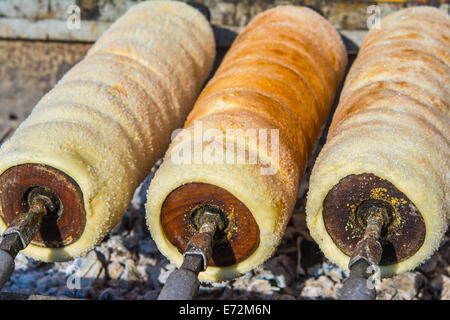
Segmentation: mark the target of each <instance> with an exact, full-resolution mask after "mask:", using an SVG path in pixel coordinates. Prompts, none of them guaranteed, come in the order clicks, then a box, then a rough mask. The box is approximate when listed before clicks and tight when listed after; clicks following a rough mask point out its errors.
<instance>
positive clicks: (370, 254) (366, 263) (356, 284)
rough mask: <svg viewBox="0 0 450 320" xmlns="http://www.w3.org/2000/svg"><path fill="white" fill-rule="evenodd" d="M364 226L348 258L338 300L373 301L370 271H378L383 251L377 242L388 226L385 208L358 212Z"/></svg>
mask: <svg viewBox="0 0 450 320" xmlns="http://www.w3.org/2000/svg"><path fill="white" fill-rule="evenodd" d="M358 214H359V215H360V217H361V220H362V221H363V223H364V224H365V225H366V229H365V232H364V236H363V237H362V239H361V240H360V241H359V242H358V243H357V245H356V247H355V250H354V251H353V254H352V256H351V258H350V262H349V264H348V268H349V270H350V276H349V278H348V279H347V280H346V281H345V283H344V286H343V287H342V289H341V290H340V296H339V299H340V300H375V299H376V290H375V287H374V286H373V283H371V280H370V277H371V276H372V272H371V271H373V272H374V271H375V270H378V264H379V263H380V260H381V256H382V253H383V249H382V247H381V243H380V241H379V239H380V236H381V231H382V229H383V227H385V226H386V225H388V224H389V222H390V217H389V215H388V213H387V210H386V208H384V207H379V206H370V207H368V208H367V207H366V208H362V210H360V211H359V212H358Z"/></svg>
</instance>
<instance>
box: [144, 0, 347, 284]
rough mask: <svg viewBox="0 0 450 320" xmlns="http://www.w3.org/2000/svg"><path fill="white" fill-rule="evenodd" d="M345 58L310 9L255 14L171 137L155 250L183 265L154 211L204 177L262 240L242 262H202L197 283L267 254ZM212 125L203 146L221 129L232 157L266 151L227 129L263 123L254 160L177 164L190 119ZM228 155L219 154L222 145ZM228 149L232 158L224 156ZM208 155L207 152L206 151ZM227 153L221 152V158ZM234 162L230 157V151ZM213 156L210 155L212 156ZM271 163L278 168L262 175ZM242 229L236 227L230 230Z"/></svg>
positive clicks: (158, 192) (159, 180) (158, 189)
mask: <svg viewBox="0 0 450 320" xmlns="http://www.w3.org/2000/svg"><path fill="white" fill-rule="evenodd" d="M346 63H347V55H346V51H345V47H344V45H343V43H342V40H341V38H340V36H339V34H338V33H337V32H336V30H334V28H333V27H332V26H331V24H329V23H328V22H327V21H326V20H325V19H324V18H322V17H321V16H320V15H318V14H317V13H315V12H314V11H312V10H309V9H307V8H301V7H294V6H281V7H277V8H275V9H271V10H268V11H265V12H264V13H262V14H260V15H258V16H257V17H255V18H254V19H253V20H252V21H251V22H250V24H249V25H248V26H247V27H246V28H245V29H244V30H243V31H242V33H241V34H240V35H239V36H238V37H237V39H236V40H235V42H234V43H233V45H232V47H231V48H230V50H229V51H228V53H227V54H226V56H225V58H224V59H223V62H222V64H221V65H220V67H219V69H218V70H217V72H216V74H215V76H214V77H213V78H212V79H211V81H210V82H209V83H208V85H207V86H206V87H205V89H204V90H203V91H202V93H201V95H200V97H199V99H198V100H197V102H196V104H195V106H194V109H193V111H192V112H191V113H190V115H189V116H188V120H187V122H186V124H185V129H186V130H187V131H186V132H184V133H183V134H180V135H179V136H177V137H176V139H175V140H174V141H173V143H172V144H171V146H170V148H169V150H168V151H167V153H166V156H165V159H164V162H163V164H162V166H161V167H160V168H159V170H158V171H157V173H156V176H155V178H154V180H153V181H152V184H151V186H150V189H149V193H148V199H149V200H148V203H147V222H148V225H149V227H150V230H151V233H152V236H153V239H155V241H156V243H157V245H158V247H159V249H160V250H161V251H162V253H163V254H165V255H166V256H167V257H168V258H169V259H170V260H171V261H173V262H174V263H176V264H177V265H180V264H181V262H182V255H181V253H180V252H178V250H177V248H176V247H175V246H174V245H173V244H172V243H170V241H169V240H168V239H167V237H166V236H165V234H164V231H163V226H162V225H161V221H160V213H161V208H162V206H163V203H164V200H165V199H166V198H167V196H168V195H169V194H170V193H171V192H172V191H173V190H175V189H176V188H178V187H180V186H182V185H184V184H187V183H191V182H202V183H208V184H212V185H216V186H219V187H221V188H224V189H226V190H228V191H229V192H230V193H232V194H233V195H234V196H235V197H236V198H238V199H239V200H240V201H241V202H242V203H243V204H245V206H246V207H247V208H249V210H250V211H251V213H252V215H253V217H254V218H255V220H256V222H257V224H258V226H259V230H260V244H259V247H258V248H257V249H256V250H255V251H254V252H253V253H252V254H251V255H250V256H249V257H248V258H247V259H245V260H243V261H241V262H238V263H236V264H234V265H231V266H226V267H212V266H210V267H208V269H207V270H206V271H205V272H202V273H200V279H201V280H203V281H222V280H225V279H230V278H233V277H235V276H237V275H239V274H242V273H245V272H248V271H249V270H251V269H252V268H254V267H256V266H258V265H260V264H262V263H263V262H264V261H265V260H266V259H268V258H269V257H270V255H271V254H272V253H273V252H274V250H275V248H276V246H277V245H278V244H279V241H280V239H281V237H282V235H283V232H284V230H285V228H286V224H287V222H288V220H289V217H290V215H291V213H292V210H293V208H294V204H295V201H296V198H297V193H298V186H299V179H300V177H301V175H302V174H303V172H304V170H305V167H306V164H307V160H308V158H309V156H310V155H311V152H312V150H313V148H314V145H315V143H316V140H317V138H318V136H319V134H320V131H321V128H322V126H323V125H324V123H325V121H326V119H327V116H328V114H329V111H330V107H331V105H332V101H333V97H334V94H335V92H336V90H337V88H338V85H339V83H340V81H341V79H342V77H343V74H344V71H345V67H346ZM198 123H201V125H202V130H203V132H205V133H206V131H207V130H208V129H214V130H215V131H211V132H215V133H214V134H212V135H211V136H210V137H208V138H207V139H204V140H203V145H202V148H203V150H204V151H205V150H206V149H207V148H208V147H211V146H213V145H219V146H223V145H224V144H225V141H224V140H223V139H222V138H223V137H224V136H225V135H228V136H229V137H230V138H231V139H232V140H231V141H233V144H234V147H235V148H234V150H231V148H230V149H229V148H227V152H228V151H230V150H231V151H230V154H231V155H232V157H233V158H234V157H235V156H236V154H237V153H239V152H241V151H243V152H245V153H246V155H247V157H248V156H249V155H253V156H255V158H256V157H257V155H258V154H259V155H260V156H261V154H264V150H263V148H262V144H261V141H247V143H246V142H245V136H244V135H242V134H240V133H231V132H230V131H229V130H231V129H242V130H246V129H267V130H268V136H269V138H268V139H267V140H266V141H268V146H267V149H268V150H269V155H268V156H265V157H260V158H259V159H258V162H257V164H250V163H246V164H236V162H233V163H229V164H224V163H225V162H226V161H225V158H222V159H220V160H222V161H217V162H216V163H214V164H212V163H205V162H206V161H203V162H201V161H200V162H197V163H196V161H195V158H196V155H195V154H194V153H195V150H194V149H191V151H189V152H192V154H189V155H190V156H191V157H190V158H191V159H194V160H193V163H192V164H177V163H175V162H174V161H173V159H172V156H173V155H174V154H175V153H176V152H178V151H176V150H180V149H183V148H181V146H183V145H184V146H186V147H187V146H190V145H191V142H192V141H191V140H192V139H195V135H194V131H195V127H196V124H198ZM270 129H278V130H279V131H278V133H279V153H278V155H279V157H278V158H277V157H276V156H275V155H274V154H272V153H271V151H270V150H271V143H272V142H273V141H275V140H271V138H270V137H271V134H270V131H269V130H270ZM224 154H225V151H224ZM230 154H229V155H230ZM203 156H205V154H203ZM224 157H225V156H224ZM234 159H236V158H234ZM216 160H217V159H216ZM264 163H266V164H269V165H270V166H271V167H272V168H274V169H275V172H276V173H275V174H265V175H263V174H262V173H261V168H262V167H266V166H267V165H265V164H264ZM237 232H239V230H238V231H237Z"/></svg>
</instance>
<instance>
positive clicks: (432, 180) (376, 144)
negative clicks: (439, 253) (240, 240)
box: [306, 7, 450, 275]
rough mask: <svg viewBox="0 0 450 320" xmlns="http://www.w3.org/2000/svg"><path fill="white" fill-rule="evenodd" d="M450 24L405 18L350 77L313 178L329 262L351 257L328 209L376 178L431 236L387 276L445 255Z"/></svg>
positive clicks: (315, 213) (314, 206)
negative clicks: (402, 199)
mask: <svg viewBox="0 0 450 320" xmlns="http://www.w3.org/2000/svg"><path fill="white" fill-rule="evenodd" d="M449 85H450V18H449V16H448V15H446V14H445V13H444V12H442V11H440V10H438V9H435V8H430V7H416V8H410V9H405V10H401V11H398V12H396V13H393V14H391V15H389V16H387V17H386V18H384V19H383V20H381V28H380V29H373V30H371V31H370V32H369V33H368V35H367V38H366V39H365V40H364V43H363V45H362V46H361V48H360V52H359V54H358V57H357V59H356V60H355V62H354V64H353V66H352V68H351V70H350V72H349V74H348V75H347V78H346V81H345V84H344V88H343V91H342V95H341V97H340V102H339V106H338V107H337V110H336V113H335V115H334V118H333V122H332V124H331V127H330V131H329V134H328V138H327V143H326V144H325V146H324V148H323V149H322V151H321V153H320V155H319V157H318V159H317V161H316V163H315V166H314V168H313V171H312V175H311V179H310V189H309V193H308V198H307V207H306V212H307V224H308V227H309V230H310V232H311V235H312V236H313V238H314V239H315V240H316V241H317V242H318V243H319V245H320V248H321V249H322V251H323V252H324V253H325V255H326V256H327V257H328V258H329V259H330V260H331V261H333V262H335V263H337V264H338V265H340V266H341V267H343V268H347V263H348V261H349V257H348V256H346V255H345V254H344V253H343V252H342V251H341V250H339V248H338V247H337V246H336V244H335V243H334V242H333V241H332V239H331V237H330V235H329V234H328V233H327V231H326V228H325V226H324V220H323V216H322V210H323V202H324V199H325V197H326V195H327V194H328V192H329V191H330V189H331V188H332V187H333V186H334V185H336V184H337V183H338V182H339V181H340V180H341V179H342V178H344V177H346V176H348V175H351V174H362V173H370V174H374V175H376V176H378V177H379V178H382V179H385V180H388V181H389V182H391V183H392V184H393V185H394V186H395V187H396V188H397V189H398V190H400V191H401V192H403V193H404V194H405V195H406V196H407V197H408V199H409V200H411V201H412V202H413V203H414V205H415V206H416V207H417V209H418V210H419V212H420V213H421V215H422V217H423V219H424V221H425V226H426V236H425V240H424V243H423V245H422V246H421V248H420V249H419V250H418V251H417V252H416V253H415V254H413V255H412V256H410V257H409V258H407V259H405V260H403V261H400V262H397V263H395V264H391V265H387V266H382V267H381V272H382V274H384V275H391V274H395V273H400V272H403V271H406V270H409V269H412V268H414V267H416V266H417V265H419V264H420V263H422V262H423V261H425V260H426V259H427V258H429V257H430V256H431V255H432V254H433V252H434V251H435V250H436V249H437V248H438V246H439V243H440V240H441V239H442V237H443V235H444V233H445V230H446V229H447V225H448V218H449V208H450V198H449V172H450V170H449V169H450V168H449V167H450V154H449V151H450V148H449V137H450V125H449V124H450V117H449V106H450V91H449Z"/></svg>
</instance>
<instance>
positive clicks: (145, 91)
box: [0, 1, 215, 261]
mask: <svg viewBox="0 0 450 320" xmlns="http://www.w3.org/2000/svg"><path fill="white" fill-rule="evenodd" d="M142 17H145V18H146V19H145V22H143V23H140V24H139V25H138V26H137V25H136V20H137V19H139V18H142ZM200 39H202V40H201V41H200ZM214 58H215V43H214V36H213V31H212V29H211V27H210V25H209V23H208V21H207V20H206V19H205V18H204V17H203V15H201V14H200V13H199V12H198V11H197V10H196V9H194V8H192V7H190V6H188V5H186V4H184V3H181V2H172V1H149V2H143V3H140V4H138V5H136V6H134V7H132V8H131V9H130V10H129V11H128V12H127V13H126V14H125V15H124V16H122V17H121V18H119V19H118V20H117V21H116V22H115V23H114V24H113V26H112V27H111V28H110V30H108V31H106V33H105V34H104V35H103V36H102V37H101V38H100V39H99V40H98V41H97V42H96V44H95V45H94V46H93V47H92V48H91V50H90V51H89V53H88V55H87V56H86V57H85V58H84V59H83V60H82V61H81V62H80V63H78V64H77V65H76V66H74V67H73V68H72V69H71V70H70V71H69V72H68V73H66V75H65V76H64V77H63V78H62V79H61V80H60V81H59V82H58V83H57V84H56V86H55V87H54V88H53V89H52V90H51V91H50V92H49V93H47V94H46V95H45V96H44V97H42V99H41V100H40V101H39V102H38V104H37V105H36V107H35V108H34V109H33V111H32V113H31V115H30V116H29V117H28V118H27V119H26V120H25V121H24V122H23V123H22V124H21V125H20V126H19V128H18V129H17V131H16V132H15V134H14V135H13V136H12V137H11V138H10V139H9V140H8V141H6V142H5V143H4V144H3V145H2V147H1V149H0V174H1V173H3V172H4V171H5V170H7V169H8V168H11V167H13V166H17V165H20V164H24V163H40V164H46V165H49V166H53V167H54V168H56V169H59V170H61V171H63V172H65V173H66V174H68V175H69V176H70V177H71V178H73V179H74V180H75V181H76V182H77V184H78V185H79V186H80V188H81V191H82V193H83V198H84V205H85V210H86V216H87V219H86V226H85V229H84V231H83V233H82V235H81V236H80V238H79V239H78V240H77V241H75V242H74V243H72V244H70V245H68V246H66V247H63V248H58V249H52V248H40V247H37V246H34V245H30V246H28V247H27V248H26V249H25V250H24V253H25V254H26V255H28V256H30V257H32V258H35V259H39V260H44V261H62V260H67V259H71V258H75V257H78V256H80V255H82V254H84V253H86V252H87V251H88V250H90V249H92V248H93V247H94V246H95V245H97V244H98V243H99V242H100V241H101V240H102V239H103V238H104V237H105V236H106V234H107V233H108V232H109V231H110V230H111V228H112V227H113V226H114V225H115V224H117V223H118V222H119V221H120V219H121V217H122V215H123V213H124V212H125V211H126V209H127V207H128V205H129V202H130V200H131V197H132V195H133V192H134V190H135V189H136V187H137V186H138V184H139V183H140V182H141V181H142V180H143V179H144V178H145V176H146V175H147V174H148V172H149V170H150V168H151V167H152V166H153V165H154V163H155V162H156V160H157V159H159V158H160V157H161V156H162V155H163V152H164V150H165V149H166V148H167V146H168V144H169V142H170V135H171V133H172V131H173V130H175V129H176V128H178V127H180V126H181V125H182V124H183V121H184V119H185V117H186V115H187V113H188V112H189V110H190V109H191V108H192V106H193V104H194V99H195V96H196V95H197V94H198V92H199V90H200V88H201V86H202V84H203V82H204V81H205V79H206V77H207V76H208V74H209V72H210V71H211V68H212V64H213V61H214ZM0 229H1V230H2V231H3V230H5V229H6V225H5V224H4V223H3V222H2V221H0Z"/></svg>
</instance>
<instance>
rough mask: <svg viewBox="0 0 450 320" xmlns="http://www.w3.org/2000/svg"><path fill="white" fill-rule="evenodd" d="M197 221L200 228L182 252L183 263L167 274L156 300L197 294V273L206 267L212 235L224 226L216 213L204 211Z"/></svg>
mask: <svg viewBox="0 0 450 320" xmlns="http://www.w3.org/2000/svg"><path fill="white" fill-rule="evenodd" d="M199 222H200V228H199V230H198V232H197V233H196V234H194V236H193V237H192V238H191V240H190V241H189V243H188V246H187V248H186V250H185V252H184V254H183V264H182V265H181V267H180V268H179V269H178V270H175V271H174V272H172V274H171V275H170V276H169V278H168V279H167V281H166V283H165V285H164V288H163V289H162V290H161V293H160V294H159V296H158V300H192V299H194V298H195V297H196V296H197V294H198V289H199V287H200V282H199V280H198V274H199V273H200V271H204V270H206V268H207V267H208V261H209V259H210V258H211V255H212V251H213V244H214V235H215V234H216V232H217V231H219V230H222V229H223V227H224V224H223V221H222V218H221V217H220V214H218V213H211V212H208V211H204V212H203V213H202V216H201V217H200V218H199Z"/></svg>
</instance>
